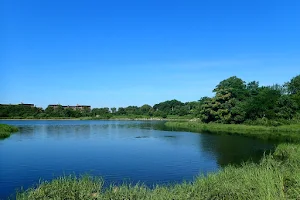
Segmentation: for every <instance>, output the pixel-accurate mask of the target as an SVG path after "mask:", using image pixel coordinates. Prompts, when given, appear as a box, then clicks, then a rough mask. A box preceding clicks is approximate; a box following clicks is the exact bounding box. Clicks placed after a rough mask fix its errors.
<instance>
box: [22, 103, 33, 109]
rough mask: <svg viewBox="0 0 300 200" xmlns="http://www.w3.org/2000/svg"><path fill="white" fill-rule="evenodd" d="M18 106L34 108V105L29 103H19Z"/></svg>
mask: <svg viewBox="0 0 300 200" xmlns="http://www.w3.org/2000/svg"><path fill="white" fill-rule="evenodd" d="M19 106H28V107H32V108H33V107H34V104H31V103H20V104H19Z"/></svg>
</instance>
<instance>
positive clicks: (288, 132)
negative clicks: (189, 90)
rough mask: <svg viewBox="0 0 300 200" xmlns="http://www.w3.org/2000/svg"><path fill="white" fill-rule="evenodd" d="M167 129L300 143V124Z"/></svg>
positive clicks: (184, 124)
mask: <svg viewBox="0 0 300 200" xmlns="http://www.w3.org/2000/svg"><path fill="white" fill-rule="evenodd" d="M165 125H166V127H168V128H172V129H175V130H185V131H191V132H200V133H201V132H204V133H214V134H230V135H231V134H232V135H243V136H247V137H253V138H259V139H265V140H277V141H285V142H299V141H300V124H292V125H282V126H276V127H275V126H257V125H256V126H252V125H244V124H217V123H209V124H205V123H199V122H170V121H168V122H166V123H165Z"/></svg>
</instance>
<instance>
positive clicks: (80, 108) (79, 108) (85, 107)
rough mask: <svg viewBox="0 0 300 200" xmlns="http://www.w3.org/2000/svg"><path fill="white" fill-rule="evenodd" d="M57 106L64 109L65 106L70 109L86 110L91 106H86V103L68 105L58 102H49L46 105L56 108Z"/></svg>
mask: <svg viewBox="0 0 300 200" xmlns="http://www.w3.org/2000/svg"><path fill="white" fill-rule="evenodd" d="M59 106H61V107H62V108H64V109H66V108H70V109H73V110H81V111H82V110H88V111H91V106H88V105H78V104H77V105H76V106H70V105H67V106H62V105H60V104H50V105H49V106H48V107H52V108H54V109H56V108H58V107H59Z"/></svg>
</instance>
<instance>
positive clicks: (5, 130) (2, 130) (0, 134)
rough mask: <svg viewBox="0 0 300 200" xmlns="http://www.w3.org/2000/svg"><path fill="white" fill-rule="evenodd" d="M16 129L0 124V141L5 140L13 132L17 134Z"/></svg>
mask: <svg viewBox="0 0 300 200" xmlns="http://www.w3.org/2000/svg"><path fill="white" fill-rule="evenodd" d="M17 131H18V128H17V127H14V126H10V125H7V124H0V139H3V138H7V137H9V136H10V135H11V133H13V132H17Z"/></svg>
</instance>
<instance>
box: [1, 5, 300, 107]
mask: <svg viewBox="0 0 300 200" xmlns="http://www.w3.org/2000/svg"><path fill="white" fill-rule="evenodd" d="M0 2H1V4H0V7H1V8H0V9H1V10H0V26H1V31H0V44H1V45H0V67H1V79H0V84H1V87H0V94H1V95H0V103H20V102H24V103H34V104H36V105H37V106H41V107H46V106H47V105H48V104H55V103H60V104H63V105H64V104H66V105H73V104H88V105H91V106H92V107H113V106H115V107H121V106H128V105H137V106H141V105H143V104H150V105H154V104H155V103H159V102H162V101H165V100H171V99H178V100H180V101H183V102H186V101H194V100H198V99H200V97H203V96H212V95H213V93H212V90H213V89H214V87H215V86H216V85H217V84H218V83H219V82H220V81H222V80H224V79H226V78H228V77H230V76H233V75H235V76H238V77H240V78H242V79H243V80H244V81H246V82H248V81H252V80H256V81H259V82H260V84H261V85H272V84H274V83H279V84H282V83H284V82H286V81H289V80H290V79H291V78H292V77H294V76H296V75H298V74H300V56H299V55H300V12H299V10H300V1H296V0H285V1H283V0H281V1H278V0H263V1H262V0H259V1H258V0H251V1H250V0H248V1H241V0H228V1H224V0H211V1H196V0H195V1H188V0H187V1H176V0H175V1H174V0H173V1H163V0H160V1H156V0H151V1H147V0H143V1H141V0H138V1H131V0H127V1H117V0H112V1H96V0H95V1H90V0H85V1H75V0H73V1H63V0H60V1H58V0H51V1H50V0H45V1H41V0H35V1H34V0H26V1H25V0H22V1H21V0H0Z"/></svg>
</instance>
